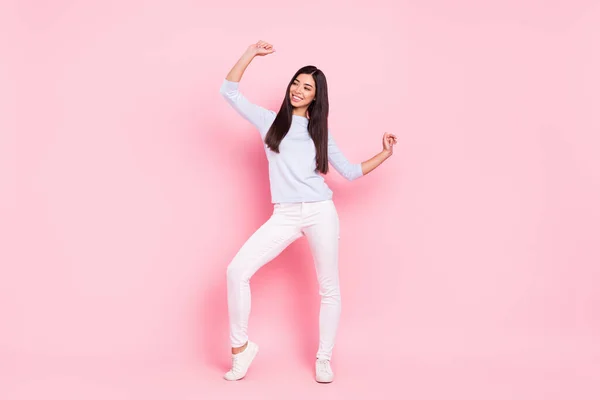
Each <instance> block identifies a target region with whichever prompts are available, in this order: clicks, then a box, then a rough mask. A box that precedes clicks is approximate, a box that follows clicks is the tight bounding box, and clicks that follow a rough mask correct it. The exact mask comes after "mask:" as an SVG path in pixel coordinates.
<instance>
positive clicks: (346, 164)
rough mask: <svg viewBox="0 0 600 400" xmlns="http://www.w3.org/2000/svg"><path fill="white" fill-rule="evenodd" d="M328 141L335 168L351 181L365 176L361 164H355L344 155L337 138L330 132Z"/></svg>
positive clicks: (328, 150) (330, 157) (330, 159)
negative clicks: (336, 140)
mask: <svg viewBox="0 0 600 400" xmlns="http://www.w3.org/2000/svg"><path fill="white" fill-rule="evenodd" d="M327 143H328V144H327V153H328V158H329V162H330V163H331V165H332V166H333V168H335V170H336V171H337V172H339V173H340V175H342V176H343V177H344V178H346V179H347V180H349V181H353V180H355V179H357V178H360V177H361V176H363V172H362V166H361V164H360V163H358V164H353V163H351V162H350V161H348V159H347V158H346V156H344V154H343V153H342V151H341V150H340V149H339V147H338V146H337V144H336V142H335V139H334V138H333V136H332V135H331V133H329V137H328V139H327Z"/></svg>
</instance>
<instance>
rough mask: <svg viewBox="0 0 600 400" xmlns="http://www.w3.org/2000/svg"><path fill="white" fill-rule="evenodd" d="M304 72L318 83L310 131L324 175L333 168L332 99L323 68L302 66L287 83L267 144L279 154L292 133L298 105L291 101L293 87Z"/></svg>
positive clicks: (311, 104) (309, 126)
mask: <svg viewBox="0 0 600 400" xmlns="http://www.w3.org/2000/svg"><path fill="white" fill-rule="evenodd" d="M301 74H309V75H312V77H313V79H314V80H315V84H316V88H315V90H316V93H315V100H314V101H312V102H311V103H310V105H309V106H308V115H309V117H310V119H309V120H308V133H309V134H310V137H311V139H312V140H313V142H314V144H315V150H316V153H317V170H318V171H319V172H321V173H323V174H326V173H327V172H328V171H329V162H328V155H327V137H328V132H329V129H328V126H327V117H328V116H329V99H328V95H327V79H325V74H324V73H323V71H321V70H320V69H318V68H317V67H315V66H313V65H307V66H305V67H302V68H300V69H299V70H298V72H296V74H294V76H293V77H292V80H291V81H290V83H289V84H288V86H287V89H286V92H285V96H284V98H283V102H282V104H281V108H280V109H279V112H278V113H277V116H276V117H275V121H273V124H272V125H271V127H270V128H269V131H268V132H267V135H266V137H265V143H266V145H267V146H268V147H269V149H271V150H272V151H274V152H276V153H279V144H280V143H281V141H282V140H283V138H284V137H285V135H286V134H287V133H288V131H289V129H290V126H291V125H292V114H293V111H294V107H293V106H292V102H291V101H290V87H291V86H292V83H294V80H295V79H296V78H297V77H298V75H301Z"/></svg>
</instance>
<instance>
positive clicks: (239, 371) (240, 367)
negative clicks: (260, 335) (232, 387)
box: [224, 341, 258, 381]
mask: <svg viewBox="0 0 600 400" xmlns="http://www.w3.org/2000/svg"><path fill="white" fill-rule="evenodd" d="M256 353H258V346H257V345H256V343H253V342H250V341H248V346H247V347H246V349H245V350H244V351H242V352H241V353H238V354H232V355H231V360H232V367H231V369H230V370H229V371H227V373H226V374H225V376H224V378H225V379H226V380H228V381H237V380H239V379H242V378H243V377H244V376H246V373H247V372H248V368H249V367H250V364H251V363H252V360H254V357H256Z"/></svg>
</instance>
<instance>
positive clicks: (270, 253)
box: [227, 204, 302, 347]
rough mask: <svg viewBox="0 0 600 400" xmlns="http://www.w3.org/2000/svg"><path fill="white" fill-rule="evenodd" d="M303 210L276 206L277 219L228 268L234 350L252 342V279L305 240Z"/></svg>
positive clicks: (264, 228) (228, 299) (264, 226)
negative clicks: (249, 334)
mask: <svg viewBox="0 0 600 400" xmlns="http://www.w3.org/2000/svg"><path fill="white" fill-rule="evenodd" d="M301 210H302V207H301V204H293V205H283V206H280V205H278V204H276V205H275V206H274V211H273V215H272V216H271V217H270V218H269V220H268V221H267V222H265V223H264V224H263V225H262V226H261V227H260V228H259V229H258V230H257V231H256V232H255V233H254V234H253V235H252V236H251V237H250V238H249V239H248V240H247V241H246V243H244V245H243V246H242V248H241V249H240V250H239V251H238V253H237V254H236V255H235V257H234V258H233V260H232V261H231V263H230V264H229V266H228V267H227V303H228V310H229V325H230V341H231V346H232V347H241V346H243V345H244V344H245V343H246V342H247V341H248V319H249V318H250V278H251V277H252V276H253V275H254V274H255V273H256V271H258V270H259V269H260V268H261V267H262V266H263V265H265V264H267V263H268V262H269V261H271V260H273V259H274V258H275V257H277V256H278V255H279V254H280V253H281V252H282V251H283V250H284V249H285V248H286V247H287V246H289V245H290V244H291V243H292V242H294V241H295V240H296V239H298V238H300V237H301V236H302V233H301V230H300V222H301V218H302V215H301Z"/></svg>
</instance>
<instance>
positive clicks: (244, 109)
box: [220, 41, 396, 383]
mask: <svg viewBox="0 0 600 400" xmlns="http://www.w3.org/2000/svg"><path fill="white" fill-rule="evenodd" d="M274 52H275V49H274V48H273V46H272V45H271V44H269V43H267V42H264V41H259V42H258V43H256V44H253V45H250V46H249V47H248V49H247V50H246V51H245V52H244V54H243V55H242V56H241V57H240V59H239V60H238V61H237V63H236V64H235V65H234V66H233V68H232V69H231V71H229V74H228V75H227V77H226V78H225V80H224V81H223V83H222V86H221V89H220V93H221V94H222V96H223V97H224V98H225V100H227V102H228V103H229V104H230V105H231V106H232V107H233V108H234V109H235V110H236V111H237V112H238V113H239V114H240V115H241V116H242V117H244V118H245V119H246V120H248V121H249V122H250V123H252V124H253V125H254V127H255V128H256V129H257V130H258V131H259V133H260V135H261V138H262V139H263V142H264V148H265V152H266V155H267V159H268V163H269V179H270V189H271V198H272V199H271V200H272V203H273V204H274V209H273V215H272V216H271V217H270V218H269V220H268V221H266V222H265V223H264V225H262V226H261V227H260V228H259V229H258V230H257V231H256V232H255V233H254V234H253V235H252V236H251V237H250V238H249V239H248V240H247V242H246V243H245V244H244V245H243V246H242V248H241V249H240V250H239V252H238V253H237V254H236V255H235V257H234V258H233V260H232V261H231V263H230V264H229V266H228V268H227V301H228V311H229V324H230V341H231V346H232V349H231V352H232V368H231V370H230V371H228V372H227V373H226V374H225V379H227V380H238V379H242V378H243V377H244V376H245V375H246V373H247V371H248V367H249V366H250V364H251V363H252V361H253V360H254V357H255V356H256V354H257V352H258V346H257V345H256V344H255V343H254V342H252V341H249V340H248V334H247V328H248V319H249V316H250V283H249V282H250V278H251V277H252V276H253V275H254V274H255V273H256V271H258V269H259V268H261V267H262V266H263V265H265V264H267V263H268V262H270V261H271V260H273V259H274V258H275V257H277V256H278V255H279V254H280V253H281V252H282V251H283V250H284V249H285V248H286V247H287V246H289V245H290V244H291V243H292V242H294V241H295V240H296V239H298V238H300V237H302V236H306V238H307V240H308V242H309V245H310V249H311V252H312V255H313V259H314V263H315V267H316V270H317V277H318V281H319V293H320V295H321V307H320V316H319V335H320V339H319V348H318V351H317V355H316V358H317V359H316V381H317V382H321V383H326V382H332V381H333V372H332V370H331V365H330V360H331V354H332V351H333V346H334V341H335V336H336V331H337V327H338V321H339V318H340V311H341V299H340V289H339V282H338V240H339V221H338V215H337V212H336V209H335V206H334V204H333V201H332V192H331V190H330V189H329V188H328V186H327V185H326V183H325V181H324V178H323V175H324V174H326V173H327V172H328V170H329V168H328V166H329V163H331V165H332V166H333V167H334V168H335V169H336V170H337V171H338V172H339V173H340V174H341V175H342V176H344V177H345V178H346V179H348V180H350V181H351V180H354V179H357V178H359V177H361V176H364V175H366V174H368V173H369V172H371V171H372V170H373V169H375V168H376V167H378V166H379V165H380V164H381V163H382V162H383V161H385V160H386V159H387V158H388V157H390V156H391V155H392V151H393V145H394V144H396V137H395V136H394V135H392V134H389V133H385V134H384V135H383V150H382V151H381V152H380V153H379V154H377V155H375V156H374V157H373V158H371V159H369V160H367V161H364V162H362V163H360V164H352V163H350V162H349V161H348V160H347V159H346V157H345V156H344V155H343V154H342V152H341V151H340V150H339V149H338V147H337V145H336V143H335V140H334V139H333V137H332V136H331V134H330V133H329V129H328V126H327V117H328V112H329V102H328V97H327V81H326V79H325V75H324V74H323V72H322V71H321V70H319V69H317V68H316V67H313V66H306V67H303V68H301V69H300V70H299V71H298V72H296V74H295V75H294V77H293V78H292V80H291V81H290V83H289V85H288V87H287V90H286V93H285V97H284V100H283V103H282V105H281V108H280V110H279V112H278V113H275V112H274V111H271V110H268V109H265V108H262V107H260V106H258V105H255V104H252V103H251V102H250V101H248V100H247V99H246V98H245V97H244V95H243V94H242V93H241V92H240V91H239V81H240V80H241V78H242V75H243V74H244V71H245V70H246V68H247V67H248V65H249V64H250V62H251V61H252V60H253V59H254V57H256V56H266V55H268V54H272V53H274Z"/></svg>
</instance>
